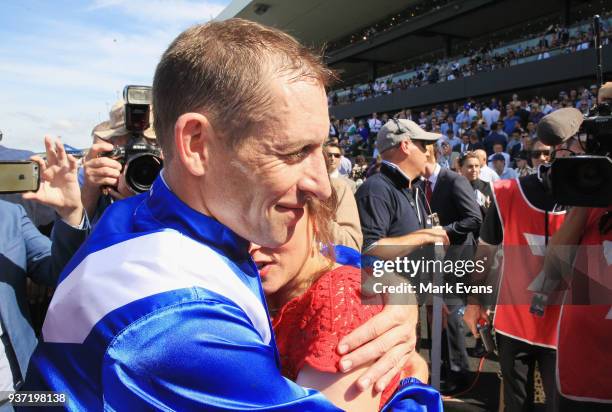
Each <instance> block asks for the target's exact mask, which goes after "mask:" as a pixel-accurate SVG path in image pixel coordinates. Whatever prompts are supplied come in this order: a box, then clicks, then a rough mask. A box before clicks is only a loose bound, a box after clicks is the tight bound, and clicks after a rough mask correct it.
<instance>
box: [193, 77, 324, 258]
mask: <svg viewBox="0 0 612 412" xmlns="http://www.w3.org/2000/svg"><path fill="white" fill-rule="evenodd" d="M270 89H271V90H270V94H271V96H272V107H271V108H270V110H269V117H268V119H267V120H266V123H265V124H264V125H262V127H261V128H259V132H260V134H258V135H253V136H249V137H248V138H247V139H246V140H244V141H243V143H241V144H240V145H239V147H237V148H231V147H230V146H229V145H227V144H226V143H225V142H224V141H223V138H219V137H217V138H214V139H211V143H210V145H209V147H208V159H209V163H208V165H207V166H208V167H207V168H206V172H205V175H204V178H203V179H202V184H201V186H200V190H201V192H202V197H203V199H205V202H206V207H207V208H208V210H209V212H210V214H211V215H212V216H213V217H214V218H216V219H217V220H219V221H220V222H221V223H223V224H224V225H226V226H228V227H229V228H230V229H232V230H233V231H234V232H236V233H237V234H238V235H240V236H242V237H243V238H245V239H247V240H249V241H252V242H254V243H257V244H259V245H262V246H265V247H278V246H280V245H282V244H284V243H285V242H286V241H287V240H288V239H289V237H290V236H291V234H292V233H293V231H294V228H295V225H296V223H297V222H298V221H299V220H300V218H301V217H302V215H303V214H304V206H305V202H306V197H307V196H315V197H317V198H319V199H325V198H327V197H329V196H330V194H331V188H330V183H329V177H328V174H327V170H326V168H325V159H324V157H323V151H322V146H323V142H324V140H325V138H326V136H327V133H328V130H329V117H328V111H327V99H326V95H325V91H324V89H323V87H322V86H320V85H319V84H316V83H314V82H310V81H292V82H291V81H288V80H286V79H284V78H281V79H273V80H271V81H270Z"/></svg>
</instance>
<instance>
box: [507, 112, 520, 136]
mask: <svg viewBox="0 0 612 412" xmlns="http://www.w3.org/2000/svg"><path fill="white" fill-rule="evenodd" d="M520 120H521V119H520V118H519V117H518V116H516V115H515V113H514V109H513V108H512V107H509V108H508V109H507V110H506V116H505V117H504V132H506V134H507V135H510V134H512V132H513V131H514V130H515V129H518V128H520Z"/></svg>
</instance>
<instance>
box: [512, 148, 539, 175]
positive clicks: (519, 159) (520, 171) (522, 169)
mask: <svg viewBox="0 0 612 412" xmlns="http://www.w3.org/2000/svg"><path fill="white" fill-rule="evenodd" d="M515 161H516V169H514V171H515V172H516V174H517V175H518V176H519V177H524V176H527V175H530V174H532V173H533V172H534V169H533V168H532V167H530V166H529V152H527V151H521V152H519V153H518V154H517V155H516V157H515Z"/></svg>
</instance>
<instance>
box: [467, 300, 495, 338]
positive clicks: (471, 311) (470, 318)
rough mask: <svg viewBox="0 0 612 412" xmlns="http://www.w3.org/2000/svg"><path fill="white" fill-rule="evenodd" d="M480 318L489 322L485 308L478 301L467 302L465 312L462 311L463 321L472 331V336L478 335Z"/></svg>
mask: <svg viewBox="0 0 612 412" xmlns="http://www.w3.org/2000/svg"><path fill="white" fill-rule="evenodd" d="M468 302H469V300H468ZM480 319H483V320H484V321H485V322H487V323H488V322H489V316H488V314H487V310H486V309H485V308H484V306H482V305H480V304H479V303H468V304H467V306H466V307H465V312H464V313H463V321H464V322H465V324H466V325H467V326H468V328H470V331H472V334H473V335H474V337H479V336H480V334H479V333H478V328H477V325H478V321H480Z"/></svg>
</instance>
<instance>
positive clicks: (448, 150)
mask: <svg viewBox="0 0 612 412" xmlns="http://www.w3.org/2000/svg"><path fill="white" fill-rule="evenodd" d="M441 147H442V154H443V155H444V156H448V155H450V154H451V147H450V145H449V144H448V143H446V142H444V143H442V146H441Z"/></svg>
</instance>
